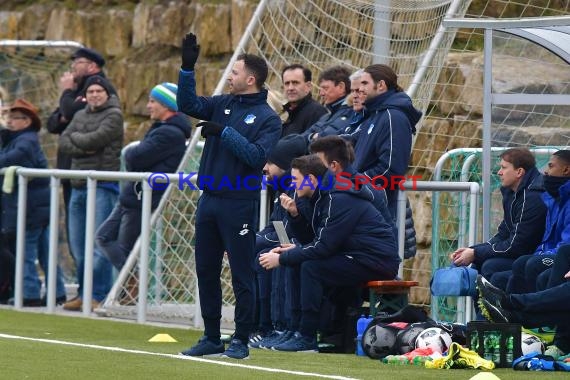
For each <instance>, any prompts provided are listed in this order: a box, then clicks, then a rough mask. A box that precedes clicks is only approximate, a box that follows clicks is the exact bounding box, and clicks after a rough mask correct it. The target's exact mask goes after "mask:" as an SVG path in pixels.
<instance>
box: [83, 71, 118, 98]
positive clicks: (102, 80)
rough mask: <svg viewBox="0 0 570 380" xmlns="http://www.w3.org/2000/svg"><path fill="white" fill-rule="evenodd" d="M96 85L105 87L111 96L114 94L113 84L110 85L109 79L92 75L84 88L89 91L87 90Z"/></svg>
mask: <svg viewBox="0 0 570 380" xmlns="http://www.w3.org/2000/svg"><path fill="white" fill-rule="evenodd" d="M94 84H98V85H99V86H101V87H103V88H104V89H105V91H106V92H107V95H109V96H111V94H113V93H114V91H113V87H112V86H111V83H109V81H108V80H107V79H105V78H103V77H102V76H100V75H92V76H90V77H89V78H87V80H86V81H85V86H84V87H83V88H84V89H85V91H87V89H88V88H89V87H90V86H92V85H94Z"/></svg>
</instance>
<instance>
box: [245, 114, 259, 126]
mask: <svg viewBox="0 0 570 380" xmlns="http://www.w3.org/2000/svg"><path fill="white" fill-rule="evenodd" d="M255 118H256V116H255V115H252V114H249V115H247V116H246V117H245V119H243V121H245V123H246V124H253V122H254V121H255Z"/></svg>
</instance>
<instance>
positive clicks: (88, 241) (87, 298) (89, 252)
mask: <svg viewBox="0 0 570 380" xmlns="http://www.w3.org/2000/svg"><path fill="white" fill-rule="evenodd" d="M96 200H97V180H96V179H94V178H92V177H87V206H86V207H87V212H86V214H85V259H84V268H83V315H85V316H89V315H91V301H92V300H93V253H94V248H95V239H94V237H95V217H96V214H95V201H96Z"/></svg>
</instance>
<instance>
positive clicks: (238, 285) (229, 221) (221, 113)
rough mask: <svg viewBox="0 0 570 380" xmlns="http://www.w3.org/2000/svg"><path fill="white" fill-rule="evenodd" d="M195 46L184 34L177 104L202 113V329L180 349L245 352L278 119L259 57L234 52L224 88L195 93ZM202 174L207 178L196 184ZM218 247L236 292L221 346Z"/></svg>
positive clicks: (194, 113) (194, 352)
mask: <svg viewBox="0 0 570 380" xmlns="http://www.w3.org/2000/svg"><path fill="white" fill-rule="evenodd" d="M199 51H200V47H199V45H198V44H197V42H196V36H195V35H194V34H192V33H188V34H187V35H186V36H185V37H184V39H183V41H182V65H181V70H180V73H179V76H178V87H179V93H178V97H177V102H178V107H179V109H180V111H182V112H184V113H185V114H187V115H190V116H192V117H195V118H198V119H201V120H206V121H203V122H201V123H200V124H198V126H200V127H201V128H202V129H201V134H202V136H203V137H205V138H206V143H205V145H204V151H203V153H202V158H201V160H200V170H199V173H198V180H199V187H200V188H201V189H202V190H203V193H202V195H201V197H200V201H199V203H198V209H197V211H196V273H197V276H198V287H199V290H200V308H201V309H202V317H203V319H204V327H205V329H204V330H205V331H204V336H203V337H202V338H201V339H200V340H199V342H198V343H197V344H196V345H195V346H194V347H191V348H190V349H188V350H185V351H184V352H182V354H184V355H188V356H205V355H217V356H220V354H221V355H222V356H223V357H230V358H234V359H246V358H248V357H249V349H248V347H247V342H248V339H249V334H250V333H251V331H252V330H253V328H254V315H255V313H254V311H255V310H254V309H255V306H254V303H255V272H254V266H253V260H254V258H255V231H256V230H257V223H258V214H259V199H260V189H261V176H262V170H263V166H264V165H265V162H266V161H267V157H268V156H269V154H270V153H271V150H272V149H273V147H274V146H275V144H276V143H277V140H278V139H279V136H281V120H280V119H279V116H277V114H276V113H275V111H273V110H272V109H271V107H269V105H268V104H267V89H265V88H264V83H265V80H266V79H267V73H268V68H267V62H265V60H264V59H263V58H261V57H258V56H256V55H253V54H241V55H239V56H238V57H237V59H236V61H235V63H234V64H233V67H232V71H231V73H230V74H229V76H228V85H229V90H230V91H229V94H224V95H219V96H211V97H206V96H197V95H196V79H195V73H194V65H195V63H196V60H197V59H198V55H199ZM206 177H209V178H211V179H212V181H208V183H201V181H200V179H201V178H206ZM209 178H208V179H209ZM242 178H252V179H253V181H249V183H248V188H245V189H244V188H243V187H242V186H241V183H239V182H240V181H241V179H242ZM228 180H229V181H228ZM256 187H257V188H256ZM224 252H227V255H228V258H229V262H230V269H231V273H232V284H233V290H234V294H235V296H236V307H235V323H236V330H235V334H234V338H233V339H232V340H231V342H230V345H229V347H228V348H227V350H226V349H225V347H224V344H223V343H222V342H221V340H220V336H221V333H220V323H221V317H222V288H221V281H220V271H221V270H222V259H223V257H224Z"/></svg>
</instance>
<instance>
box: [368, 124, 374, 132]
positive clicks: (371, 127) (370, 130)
mask: <svg viewBox="0 0 570 380" xmlns="http://www.w3.org/2000/svg"><path fill="white" fill-rule="evenodd" d="M373 129H374V123H372V124H370V127H368V134H371V133H372V130H373Z"/></svg>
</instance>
